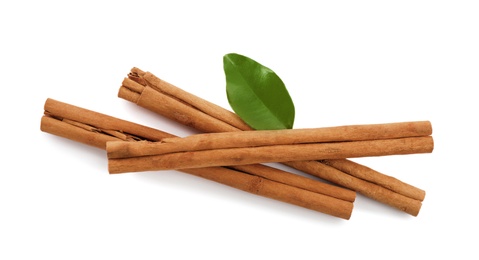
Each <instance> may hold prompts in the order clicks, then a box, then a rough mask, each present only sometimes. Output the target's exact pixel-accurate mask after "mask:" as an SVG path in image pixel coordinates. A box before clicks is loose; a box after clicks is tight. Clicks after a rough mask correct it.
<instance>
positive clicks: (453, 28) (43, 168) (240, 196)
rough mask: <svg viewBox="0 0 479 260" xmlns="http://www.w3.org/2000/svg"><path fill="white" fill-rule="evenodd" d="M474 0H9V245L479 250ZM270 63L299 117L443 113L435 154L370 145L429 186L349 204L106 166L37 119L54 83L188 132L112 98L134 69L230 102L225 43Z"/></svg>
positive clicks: (55, 92)
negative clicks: (307, 204)
mask: <svg viewBox="0 0 479 260" xmlns="http://www.w3.org/2000/svg"><path fill="white" fill-rule="evenodd" d="M173 2H174V3H173ZM478 14H479V4H478V2H477V1H236V2H233V1H205V0H203V1H150V2H148V1H77V2H73V1H2V4H1V7H0V29H1V30H0V38H1V40H0V71H1V72H0V73H1V83H0V84H1V87H2V101H1V102H0V105H1V110H0V111H1V122H2V125H1V128H0V129H1V130H0V131H1V136H2V140H3V143H2V145H1V147H2V150H3V153H2V154H3V155H2V156H1V158H2V159H1V162H2V165H1V166H2V167H1V170H0V259H196V258H200V259H346V258H348V259H352V258H353V257H354V258H358V257H359V258H361V259H363V258H364V259H434V258H436V257H445V258H446V259H452V258H454V259H478V257H479V253H478V252H477V233H478V232H479V228H478V220H477V214H476V213H475V212H477V209H476V208H477V203H478V200H477V198H478V195H477V187H478V186H477V185H478V184H477V182H476V180H477V176H478V174H479V172H478V170H477V169H478V167H477V158H478V157H477V156H478V152H477V147H478V146H479V143H478V138H477V137H476V134H477V128H476V127H475V126H476V125H477V124H476V122H477V115H478V114H477V111H479V110H478V108H479V106H478V105H477V97H478V96H477V94H476V92H473V91H474V89H476V88H477V87H478V84H479V74H478V72H479V15H478ZM230 52H236V53H240V54H243V55H246V56H249V57H251V58H253V59H255V60H257V61H259V62H260V63H262V64H264V65H266V66H268V67H270V68H271V69H273V70H274V71H275V72H276V73H277V74H278V75H279V76H280V77H281V78H282V79H283V81H284V82H285V84H286V86H287V88H288V90H289V92H290V94H291V96H292V98H293V101H294V103H295V105H296V120H295V128H302V127H321V126H336V125H348V124H367V123H387V122H400V121H415V120H430V121H431V122H432V124H433V129H434V133H433V137H434V140H435V150H434V152H433V153H431V154H422V155H406V156H390V157H380V158H379V157H376V158H362V159H357V160H356V161H358V162H361V163H363V164H365V165H367V166H369V167H371V168H373V169H376V170H378V171H381V172H383V173H386V174H389V175H392V176H394V177H396V178H398V179H400V180H403V181H405V182H407V183H409V184H412V185H415V186H417V187H419V188H422V189H424V190H426V192H427V195H426V199H425V201H424V203H423V207H422V209H421V212H420V213H419V215H418V216H417V217H412V216H409V215H407V214H405V213H402V212H400V211H397V210H395V209H392V208H390V207H388V206H385V205H382V204H380V203H378V202H376V201H373V200H370V199H368V198H365V197H363V196H358V198H357V200H356V202H355V208H354V211H353V214H352V217H351V219H350V220H342V219H337V218H334V217H331V216H328V215H325V214H321V213H318V212H314V211H311V210H307V209H303V208H300V207H297V206H293V205H289V204H285V203H282V202H277V201H274V200H271V199H267V198H263V197H259V196H255V195H251V194H249V193H245V192H242V191H239V190H235V189H232V188H229V187H227V186H223V185H220V184H217V183H213V182H210V181H207V180H203V179H200V178H198V177H194V176H190V175H186V174H184V173H180V172H176V171H165V172H143V173H127V174H120V175H109V174H108V171H107V160H106V155H105V153H104V152H103V151H101V150H98V149H96V148H91V147H86V146H84V145H82V144H78V143H75V142H73V141H69V140H66V139H62V138H59V137H56V136H53V135H49V134H46V133H43V132H41V131H40V118H41V116H42V114H43V104H44V102H45V100H46V99H47V98H54V99H57V100H60V101H63V102H67V103H70V104H73V105H77V106H81V107H84V108H88V109H91V110H95V111H98V112H101V113H105V114H109V115H112V116H115V117H119V118H122V119H126V120H130V121H134V122H137V123H141V124H145V125H148V126H153V127H156V128H160V129H162V130H165V131H169V132H172V133H175V134H177V135H181V136H185V135H188V134H192V133H194V131H193V130H191V129H188V128H185V127H182V126H179V125H178V124H176V123H173V122H171V121H168V120H166V119H163V118H162V117H160V116H157V115H155V114H153V113H151V112H149V111H146V110H144V109H142V108H140V107H137V106H136V105H134V104H131V103H129V102H127V101H125V100H122V99H119V98H117V91H118V89H119V86H120V85H121V81H122V80H123V78H124V77H125V76H126V75H127V73H128V72H129V70H130V69H131V68H132V67H139V68H141V69H143V70H146V71H150V72H152V73H154V74H155V75H157V76H158V77H160V78H162V79H164V80H166V81H168V82H170V83H172V84H174V85H176V86H178V87H181V88H183V89H185V90H187V91H189V92H191V93H194V94H196V95H198V96H200V97H202V98H205V99H208V100H210V101H213V102H215V103H217V104H219V105H221V106H223V107H225V108H228V109H229V105H228V103H227V100H226V94H225V80H224V73H223V68H222V65H223V64H222V57H223V55H224V54H226V53H230Z"/></svg>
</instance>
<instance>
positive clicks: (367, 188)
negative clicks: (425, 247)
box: [118, 68, 425, 216]
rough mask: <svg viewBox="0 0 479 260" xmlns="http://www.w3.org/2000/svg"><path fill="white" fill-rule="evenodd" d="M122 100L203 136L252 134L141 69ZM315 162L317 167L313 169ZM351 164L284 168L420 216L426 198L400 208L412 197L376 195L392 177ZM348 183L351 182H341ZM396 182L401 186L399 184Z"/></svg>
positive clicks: (226, 113)
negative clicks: (346, 167)
mask: <svg viewBox="0 0 479 260" xmlns="http://www.w3.org/2000/svg"><path fill="white" fill-rule="evenodd" d="M118 96H119V97H120V98H123V99H125V100H128V101H131V102H134V103H136V104H137V105H139V106H141V107H144V108H146V109H148V110H151V111H153V112H156V113H158V114H160V115H163V116H165V117H167V118H170V119H172V120H174V121H177V122H179V123H182V124H184V125H187V126H191V127H193V128H196V129H198V130H200V131H203V132H207V133H213V132H230V131H241V130H252V129H251V128H250V127H248V126H247V125H245V124H244V123H243V121H242V120H241V119H240V118H239V117H238V116H237V115H236V114H234V113H232V112H230V111H228V110H226V109H224V108H222V107H219V106H216V105H214V104H213V103H210V102H208V101H206V100H204V99H201V98H199V97H197V96H195V95H192V94H191V93H188V92H186V91H183V90H181V89H179V88H178V87H176V86H174V85H172V84H170V83H168V82H166V81H163V80H161V79H159V78H158V77H156V76H155V75H153V74H152V73H150V72H144V71H142V70H140V69H138V68H133V69H132V70H131V72H130V73H129V75H128V77H127V78H125V79H124V80H123V83H122V86H121V87H120V89H119V92H118ZM211 108H214V109H213V110H215V113H210V109H211ZM216 110H217V111H216ZM219 111H220V112H219ZM311 162H314V163H313V164H312V165H311ZM349 162H351V161H350V160H347V159H340V160H336V163H335V164H334V165H331V166H329V165H326V164H324V163H320V162H317V161H298V162H294V163H290V162H287V163H284V164H285V165H288V166H291V167H293V168H296V169H298V170H302V171H304V172H306V173H308V174H311V175H313V176H316V177H319V178H322V179H324V180H327V181H330V182H333V183H336V184H338V185H341V186H343V187H347V188H349V189H352V190H355V191H358V192H360V193H362V194H363V195H365V196H367V197H369V198H372V199H374V200H377V201H380V202H383V203H385V204H387V205H390V206H393V207H395V208H397V209H399V210H402V211H405V212H407V213H409V214H411V215H413V216H416V215H417V214H418V212H419V210H420V208H421V201H422V199H424V197H422V199H414V198H411V199H413V200H414V203H412V202H411V203H409V204H407V205H410V207H408V206H407V205H402V206H400V205H398V204H400V203H396V202H397V201H398V199H397V198H395V197H396V196H395V193H397V194H400V195H403V196H405V197H408V194H409V193H408V192H406V191H403V190H402V189H399V190H395V191H393V192H373V190H374V189H376V188H378V189H386V188H384V187H382V186H380V184H378V183H380V182H376V181H371V179H372V180H375V179H383V178H385V177H386V178H387V177H388V176H387V175H384V174H382V173H379V172H377V171H374V170H371V171H370V172H369V173H368V174H369V180H367V181H366V180H363V179H361V176H360V175H358V176H353V174H355V173H357V172H358V171H355V170H351V171H349V172H343V171H341V170H338V168H340V167H339V165H341V164H344V165H348V164H349ZM334 167H338V168H334ZM366 168H367V167H366ZM331 172H333V174H331ZM346 179H347V180H349V181H341V180H346ZM351 180H354V181H351ZM396 181H397V182H400V181H399V180H396ZM365 183H368V185H363V184H365ZM369 184H370V185H369ZM399 186H400V185H399ZM372 187H374V188H372ZM411 187H412V188H413V189H415V190H416V192H417V193H422V194H425V193H424V191H423V190H421V189H419V188H417V187H413V186H411ZM389 191H391V190H389ZM412 207H414V209H412V210H411V209H410V208H412Z"/></svg>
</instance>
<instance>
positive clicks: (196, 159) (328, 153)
mask: <svg viewBox="0 0 479 260" xmlns="http://www.w3.org/2000/svg"><path fill="white" fill-rule="evenodd" d="M278 131H280V130H278ZM210 138H212V139H214V138H215V135H211V136H210ZM117 143H118V142H111V143H110V142H108V143H107V151H109V154H112V150H113V155H118V153H114V151H117V150H116V148H118V145H117ZM121 143H123V142H121ZM121 143H120V145H122V144H121ZM143 144H144V143H135V144H132V145H131V144H128V143H126V145H122V146H123V147H129V146H133V147H137V149H136V150H137V151H139V150H141V147H143ZM112 145H113V148H114V149H112V147H111V146H112ZM161 145H162V143H159V145H157V147H159V154H154V155H148V156H143V155H140V156H134V157H129V154H128V149H124V150H123V149H120V150H121V151H123V152H124V153H126V157H123V158H112V157H109V159H108V169H109V171H110V173H122V172H135V171H152V170H172V169H189V168H202V167H211V166H230V165H245V164H255V163H266V162H290V161H305V160H320V159H340V158H354V157H366V156H384V155H397V154H412V153H430V152H432V148H433V140H432V137H430V136H426V137H407V138H395V139H384V140H367V141H354V142H332V143H312V144H309V143H307V144H289V145H268V146H257V147H239V148H227V149H221V148H219V149H210V150H198V151H195V150H186V151H182V152H177V151H173V152H168V151H165V150H166V149H161ZM177 148H178V147H177V146H176V147H175V146H174V147H173V150H176V149H177ZM178 149H179V150H184V149H181V147H179V148H178ZM199 149H201V147H200V148H199Z"/></svg>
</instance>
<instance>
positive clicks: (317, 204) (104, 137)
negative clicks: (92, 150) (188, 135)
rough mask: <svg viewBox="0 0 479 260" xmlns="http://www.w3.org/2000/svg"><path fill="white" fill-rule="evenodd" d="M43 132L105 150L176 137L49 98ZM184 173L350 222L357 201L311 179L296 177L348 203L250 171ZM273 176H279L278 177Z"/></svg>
mask: <svg viewBox="0 0 479 260" xmlns="http://www.w3.org/2000/svg"><path fill="white" fill-rule="evenodd" d="M40 129H41V130H42V131H44V132H47V133H51V134H54V135H58V136H61V137H64V138H68V139H71V140H74V141H78V142H81V143H84V144H87V145H91V146H94V147H98V148H100V149H105V147H106V143H107V142H109V141H113V140H116V141H120V140H122V141H125V140H128V141H132V142H134V141H159V140H161V139H162V138H169V137H173V135H171V134H169V133H166V132H163V131H160V130H156V129H153V128H149V127H146V126H142V125H139V124H135V123H132V122H129V121H125V120H121V119H118V118H114V117H111V116H107V115H104V114H101V113H97V112H94V111H91V110H87V109H83V108H80V107H76V106H73V105H69V104H67V103H63V102H60V101H56V100H54V99H47V100H46V102H45V112H44V116H43V117H42V120H41V126H40ZM182 171H183V172H186V173H189V174H192V175H195V176H199V177H203V178H206V179H209V180H212V181H215V182H218V183H222V184H225V185H228V186H231V187H234V188H237V189H241V190H243V191H246V192H250V193H253V194H257V195H260V196H264V197H268V198H272V199H276V200H279V201H283V202H286V203H290V204H294V205H298V206H301V207H305V208H308V209H312V210H315V211H318V212H322V213H326V214H329V215H332V216H336V217H339V218H343V219H349V218H350V216H351V212H352V209H353V203H352V202H351V201H350V200H351V196H352V197H353V198H352V200H354V197H355V194H354V192H352V191H349V190H346V189H343V188H339V187H335V186H332V185H327V184H325V183H321V182H318V181H314V180H310V179H308V180H307V182H301V180H300V178H295V180H296V181H297V184H299V185H298V186H308V185H311V186H313V187H318V186H321V187H325V188H326V190H328V191H333V193H344V195H340V197H346V198H349V201H348V200H343V199H338V198H335V197H331V196H328V195H324V194H321V193H317V192H313V191H310V190H306V189H303V188H299V187H296V186H291V185H287V184H284V183H282V182H281V181H282V180H280V181H275V180H272V179H268V178H267V177H261V176H257V175H253V174H251V171H249V170H248V169H244V170H243V169H240V168H238V169H234V168H230V169H228V168H224V167H209V168H201V169H187V170H182ZM277 171H279V172H280V173H281V174H279V175H278V176H281V177H282V178H285V179H288V176H289V174H288V173H286V172H284V171H280V170H277ZM265 172H267V170H266V171H265ZM265 175H268V174H265ZM270 175H271V174H270ZM273 175H275V176H276V174H273ZM295 177H296V176H295ZM283 181H284V180H283ZM318 184H319V185H318Z"/></svg>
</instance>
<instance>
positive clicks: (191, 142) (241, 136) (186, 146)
mask: <svg viewBox="0 0 479 260" xmlns="http://www.w3.org/2000/svg"><path fill="white" fill-rule="evenodd" d="M431 134H432V127H431V123H430V122H428V121H419V122H402V123H387V124H370V125H347V126H337V127H323V128H309V129H285V130H263V131H241V132H223V133H208V134H195V135H191V136H187V137H183V138H179V137H174V138H164V139H162V140H161V142H155V143H143V142H140V143H128V142H125V143H122V142H117V143H112V144H110V145H109V146H108V149H107V152H108V157H109V158H126V157H138V156H146V155H159V154H165V153H172V152H185V151H200V150H213V149H225V148H242V147H258V146H271V145H293V144H294V145H297V144H311V143H327V142H349V141H376V140H380V139H393V138H404V137H424V136H429V135H431ZM339 147H341V145H339ZM411 148H414V147H411ZM416 148H417V147H416ZM430 148H431V150H432V148H433V147H430ZM318 158H319V157H318Z"/></svg>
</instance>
